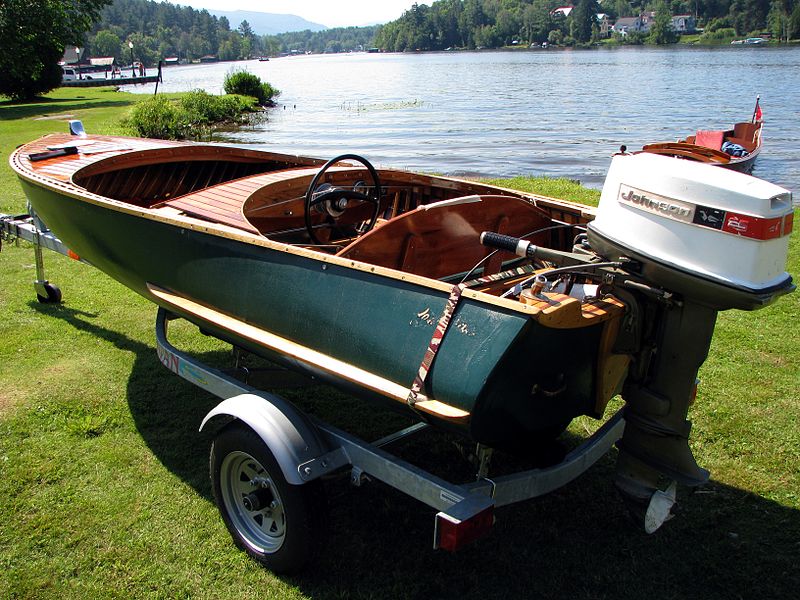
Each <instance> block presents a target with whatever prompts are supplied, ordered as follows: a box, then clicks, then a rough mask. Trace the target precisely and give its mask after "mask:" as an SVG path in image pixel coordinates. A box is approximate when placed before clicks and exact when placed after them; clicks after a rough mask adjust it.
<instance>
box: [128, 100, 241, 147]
mask: <svg viewBox="0 0 800 600" xmlns="http://www.w3.org/2000/svg"><path fill="white" fill-rule="evenodd" d="M254 104H255V100H254V99H253V98H250V97H248V96H239V95H228V96H213V95H211V94H209V93H207V92H205V91H203V90H194V91H191V92H187V93H186V94H183V95H182V96H181V97H180V98H178V99H177V100H169V99H167V98H166V97H165V96H153V97H151V98H147V99H146V100H142V101H141V102H139V103H138V104H136V106H134V107H133V110H132V111H131V114H130V116H129V117H128V119H127V120H126V126H127V127H128V129H129V130H130V131H131V132H132V133H133V134H134V135H137V136H140V137H151V138H159V139H169V140H182V139H184V138H187V137H193V138H195V139H200V138H209V137H211V132H212V131H213V129H214V126H215V125H217V124H219V123H231V122H240V121H242V120H243V118H244V115H245V114H246V113H249V112H252V111H253V110H254Z"/></svg>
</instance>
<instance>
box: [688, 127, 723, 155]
mask: <svg viewBox="0 0 800 600" xmlns="http://www.w3.org/2000/svg"><path fill="white" fill-rule="evenodd" d="M724 137H725V132H724V131H703V130H699V131H698V132H697V134H696V135H695V136H694V143H695V144H697V145H698V146H703V147H704V148H711V149H712V150H719V149H720V148H722V141H723V138H724Z"/></svg>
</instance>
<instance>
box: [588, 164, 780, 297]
mask: <svg viewBox="0 0 800 600" xmlns="http://www.w3.org/2000/svg"><path fill="white" fill-rule="evenodd" d="M793 214H794V213H793V209H792V195H791V192H789V191H788V190H785V189H783V188H781V187H779V186H776V185H774V184H771V183H768V182H766V181H763V180H761V179H757V178H755V177H751V176H749V175H744V174H742V173H737V172H735V171H730V170H728V169H723V168H720V167H716V166H711V165H705V164H702V163H696V162H692V161H688V160H683V159H678V158H671V157H666V156H659V155H654V154H646V153H642V154H635V155H628V156H617V157H615V158H614V159H613V161H612V164H611V168H610V169H609V172H608V175H607V177H606V181H605V185H604V186H603V192H602V196H601V199H600V207H599V210H598V214H597V218H596V219H595V220H594V221H592V222H591V223H590V224H589V226H588V236H589V243H590V245H591V247H592V249H593V250H594V251H595V252H597V253H598V254H600V255H601V256H603V257H604V258H606V259H609V260H617V259H618V258H620V257H627V258H629V259H632V260H633V261H635V262H634V265H638V269H639V272H638V274H639V275H640V276H641V277H643V278H644V279H646V280H648V281H649V282H651V283H653V284H655V285H658V286H661V287H663V288H666V289H668V290H670V291H673V292H676V293H679V294H682V295H684V296H689V297H691V298H693V300H695V301H697V302H701V303H703V304H706V305H708V306H711V307H714V308H715V309H717V310H725V309H727V308H740V309H745V310H752V309H755V308H759V307H761V306H763V305H765V304H768V303H769V302H771V301H772V300H774V299H775V298H776V297H777V296H779V295H781V294H784V293H787V292H790V291H791V290H792V289H794V286H793V284H792V278H791V276H790V275H789V274H788V273H786V271H785V268H786V259H787V255H788V247H789V234H790V233H791V231H792V218H793Z"/></svg>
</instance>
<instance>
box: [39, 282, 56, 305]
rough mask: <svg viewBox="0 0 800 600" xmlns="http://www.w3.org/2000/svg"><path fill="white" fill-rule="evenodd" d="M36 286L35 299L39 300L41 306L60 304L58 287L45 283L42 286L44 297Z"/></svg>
mask: <svg viewBox="0 0 800 600" xmlns="http://www.w3.org/2000/svg"><path fill="white" fill-rule="evenodd" d="M38 287H39V286H38V285H37V292H36V299H37V300H39V302H40V303H42V304H58V303H59V302H61V289H60V288H59V287H58V286H55V285H53V284H52V283H45V284H44V285H42V286H41V287H42V289H43V290H44V293H45V294H46V295H44V296H43V295H42V294H41V293H39V291H38Z"/></svg>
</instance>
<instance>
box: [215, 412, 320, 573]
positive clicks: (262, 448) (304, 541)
mask: <svg viewBox="0 0 800 600" xmlns="http://www.w3.org/2000/svg"><path fill="white" fill-rule="evenodd" d="M210 470H211V484H212V487H213V491H214V499H215V501H216V503H217V507H218V508H219V511H220V514H221V515H222V519H223V521H224V522H225V525H226V526H227V528H228V531H229V532H230V534H231V536H232V537H233V540H234V542H235V543H236V545H237V546H238V547H239V548H241V549H242V550H244V551H245V552H247V554H249V555H250V556H251V557H252V558H254V559H255V560H257V561H258V562H260V563H261V564H262V565H264V566H265V567H267V568H269V569H270V570H272V571H274V572H276V573H286V572H292V571H299V570H300V569H302V568H303V567H304V566H305V565H306V564H307V563H308V562H309V561H310V560H311V559H313V558H314V556H315V555H316V554H317V553H318V551H319V548H320V546H321V545H322V539H323V537H324V536H323V530H324V524H325V521H326V519H325V512H326V511H325V503H324V496H323V490H322V484H321V482H320V481H318V480H315V481H311V482H309V483H306V484H303V485H291V484H290V483H288V482H287V481H286V478H285V477H284V476H283V473H282V472H281V469H280V466H279V465H278V462H277V460H276V459H275V456H274V455H273V453H272V452H271V451H270V449H269V448H268V447H267V445H266V444H265V443H264V442H263V441H262V440H261V438H260V437H259V436H258V435H257V434H256V433H255V432H254V431H253V430H252V429H250V428H249V427H248V426H246V425H245V424H243V423H242V422H240V421H234V422H233V423H231V424H229V425H228V426H226V427H225V428H224V429H223V430H222V431H220V433H219V434H218V435H217V437H216V439H215V440H214V443H213V444H212V446H211V460H210Z"/></svg>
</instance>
